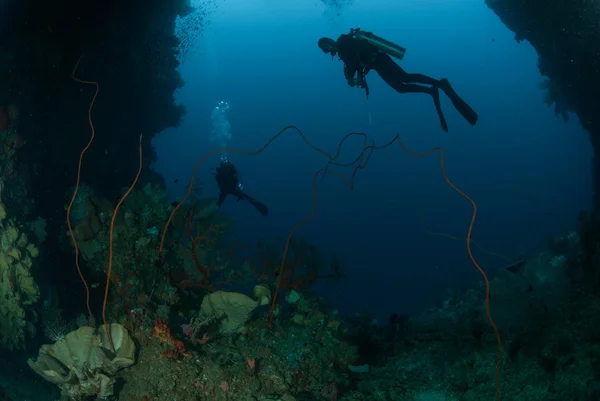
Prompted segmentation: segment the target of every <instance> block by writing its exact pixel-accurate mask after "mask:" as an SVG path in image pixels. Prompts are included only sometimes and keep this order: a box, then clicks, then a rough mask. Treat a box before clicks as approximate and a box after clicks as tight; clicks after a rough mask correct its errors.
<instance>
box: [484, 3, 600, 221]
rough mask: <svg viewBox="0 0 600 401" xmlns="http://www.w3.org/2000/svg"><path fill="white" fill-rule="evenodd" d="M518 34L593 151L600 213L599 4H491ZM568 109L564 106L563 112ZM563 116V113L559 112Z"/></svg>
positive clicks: (595, 197)
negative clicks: (533, 52)
mask: <svg viewBox="0 0 600 401" xmlns="http://www.w3.org/2000/svg"><path fill="white" fill-rule="evenodd" d="M486 4H487V5H488V7H490V8H491V9H492V10H493V11H494V12H495V13H496V14H497V15H498V16H499V17H500V19H501V20H502V22H503V23H504V24H505V25H506V26H507V27H508V28H509V29H510V30H512V31H513V32H515V39H516V40H517V41H521V40H527V41H528V42H530V43H531V44H532V45H533V47H535V49H536V50H537V53H538V56H539V62H538V67H539V70H540V72H541V73H542V74H543V75H545V76H547V77H548V79H549V80H550V85H551V88H552V92H551V93H552V96H554V97H556V98H555V99H554V101H555V103H556V105H557V106H558V105H561V104H566V105H568V109H569V110H573V111H574V112H575V113H576V114H577V116H578V117H579V119H580V121H581V124H582V125H583V127H584V128H585V129H586V130H587V131H588V132H589V133H590V135H591V140H592V144H593V147H594V153H595V155H596V156H595V158H594V162H593V173H594V175H593V176H594V205H595V208H596V210H599V209H600V159H599V158H600V112H599V111H600V4H599V3H598V2H597V1H596V0H486ZM562 109H564V106H563V107H562ZM556 111H557V112H559V113H560V110H559V109H556Z"/></svg>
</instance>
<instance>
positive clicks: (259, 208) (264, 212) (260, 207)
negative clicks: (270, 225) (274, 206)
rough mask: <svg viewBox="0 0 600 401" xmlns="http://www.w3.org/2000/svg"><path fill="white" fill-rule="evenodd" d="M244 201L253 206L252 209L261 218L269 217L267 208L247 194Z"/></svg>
mask: <svg viewBox="0 0 600 401" xmlns="http://www.w3.org/2000/svg"><path fill="white" fill-rule="evenodd" d="M244 199H246V200H247V201H248V202H249V203H250V204H251V205H252V206H254V208H255V209H256V210H257V211H258V212H259V213H260V214H262V215H263V216H265V217H267V216H268V215H269V208H268V207H267V205H265V204H264V203H262V202H259V201H257V200H256V199H254V198H253V197H251V196H250V195H248V194H244Z"/></svg>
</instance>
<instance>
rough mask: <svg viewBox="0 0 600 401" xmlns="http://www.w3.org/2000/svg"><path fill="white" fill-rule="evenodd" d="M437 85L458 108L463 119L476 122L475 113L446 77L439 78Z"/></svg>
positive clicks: (472, 122) (470, 122) (471, 122)
mask: <svg viewBox="0 0 600 401" xmlns="http://www.w3.org/2000/svg"><path fill="white" fill-rule="evenodd" d="M439 87H440V88H441V89H442V90H443V91H444V93H445V94H446V96H448V98H449V99H450V101H451V102H452V104H453V105H454V108H456V110H458V112H459V113H460V114H461V115H462V116H463V117H464V119H465V120H467V121H468V122H469V124H471V125H475V124H476V123H477V119H478V118H479V117H478V116H477V113H476V112H475V110H473V109H472V108H471V106H469V105H468V104H467V102H465V101H464V100H463V99H462V98H461V97H460V96H458V95H457V94H456V92H455V91H454V89H453V88H452V86H451V85H450V82H448V80H447V79H445V78H444V79H441V80H440V85H439Z"/></svg>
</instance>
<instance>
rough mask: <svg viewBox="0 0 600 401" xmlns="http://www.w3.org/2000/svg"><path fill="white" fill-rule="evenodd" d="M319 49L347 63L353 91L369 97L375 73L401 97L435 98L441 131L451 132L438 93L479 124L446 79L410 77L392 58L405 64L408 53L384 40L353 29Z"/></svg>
mask: <svg viewBox="0 0 600 401" xmlns="http://www.w3.org/2000/svg"><path fill="white" fill-rule="evenodd" d="M319 47H320V48H321V50H323V52H324V53H328V54H331V56H332V59H333V57H334V56H335V55H336V54H337V55H338V57H339V58H340V60H342V61H343V63H344V76H345V77H346V80H347V81H348V85H350V86H351V87H355V86H356V87H359V88H363V89H365V90H366V92H367V98H368V97H369V86H368V85H367V81H366V78H365V77H366V75H367V74H368V73H369V71H371V70H375V71H376V72H377V73H378V74H379V76H380V77H381V78H382V79H383V80H384V81H385V82H386V83H387V84H388V85H389V86H391V87H392V88H393V89H395V90H396V91H397V92H400V93H426V94H428V95H430V96H431V97H432V98H433V103H434V104H435V109H436V111H437V113H438V116H439V118H440V124H441V125H442V129H443V130H444V131H446V132H448V124H447V123H446V119H445V117H444V114H443V113H442V108H441V105H440V95H439V89H441V90H443V91H444V93H445V94H446V96H448V98H450V100H451V101H452V104H453V105H454V107H455V108H456V109H457V110H458V111H459V113H460V114H462V116H463V117H464V118H465V120H467V121H468V122H469V123H470V124H471V125H475V123H477V118H478V117H477V113H476V112H475V111H474V110H473V109H472V108H471V107H470V106H469V105H468V104H467V103H466V102H465V101H464V100H462V99H461V98H460V97H459V96H458V95H457V94H456V92H454V89H452V86H451V85H450V82H448V80H447V79H445V78H443V79H440V80H437V79H434V78H431V77H428V76H427V75H423V74H409V73H408V72H406V71H404V69H403V68H402V67H400V66H399V65H398V64H396V63H395V62H394V60H392V57H390V56H393V57H395V58H397V59H398V60H402V58H403V57H404V53H405V52H406V49H404V48H403V47H400V46H398V45H396V44H395V43H392V42H390V41H388V40H386V39H383V38H381V37H379V36H377V35H374V34H373V33H371V32H365V31H361V30H360V28H356V29H351V30H350V33H349V34H346V35H341V36H340V37H339V38H338V39H337V40H333V39H331V38H321V39H319Z"/></svg>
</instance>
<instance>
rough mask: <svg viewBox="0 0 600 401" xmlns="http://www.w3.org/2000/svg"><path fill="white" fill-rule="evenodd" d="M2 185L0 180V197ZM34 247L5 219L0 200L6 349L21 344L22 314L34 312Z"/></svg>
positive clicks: (1, 323)
mask: <svg viewBox="0 0 600 401" xmlns="http://www.w3.org/2000/svg"><path fill="white" fill-rule="evenodd" d="M1 191H2V185H1V184H0V198H1ZM38 254H39V251H38V248H37V247H36V246H35V245H34V244H32V243H30V242H29V240H28V238H27V235H26V234H25V233H24V232H22V231H21V230H20V229H19V227H18V226H17V225H16V224H15V221H14V219H8V218H7V214H6V209H5V207H4V204H3V203H2V202H1V201H0V300H1V302H0V348H8V349H9V350H13V349H19V348H22V347H23V344H24V340H25V328H26V327H27V321H26V315H27V313H28V312H31V313H34V312H33V310H32V308H31V307H32V305H33V304H34V303H35V302H37V300H38V299H39V297H40V292H39V289H38V286H37V284H36V282H35V281H34V280H33V277H32V276H31V268H32V266H33V259H34V258H36V257H37V256H38Z"/></svg>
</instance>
